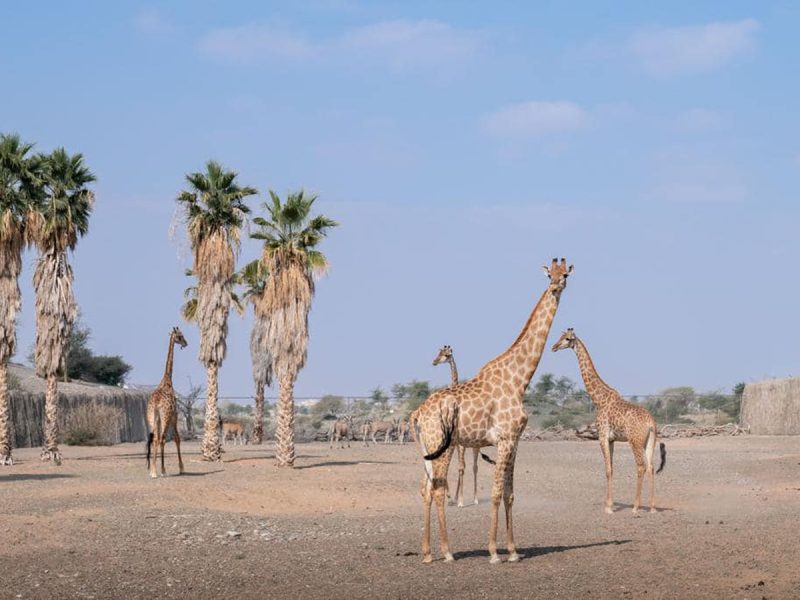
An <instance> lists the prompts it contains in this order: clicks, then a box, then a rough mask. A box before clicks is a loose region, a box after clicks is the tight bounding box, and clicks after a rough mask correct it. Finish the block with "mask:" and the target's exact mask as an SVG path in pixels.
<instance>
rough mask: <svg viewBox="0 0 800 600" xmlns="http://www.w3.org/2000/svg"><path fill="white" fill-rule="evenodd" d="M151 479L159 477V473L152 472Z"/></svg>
mask: <svg viewBox="0 0 800 600" xmlns="http://www.w3.org/2000/svg"><path fill="white" fill-rule="evenodd" d="M150 479H158V475H156V474H155V473H150Z"/></svg>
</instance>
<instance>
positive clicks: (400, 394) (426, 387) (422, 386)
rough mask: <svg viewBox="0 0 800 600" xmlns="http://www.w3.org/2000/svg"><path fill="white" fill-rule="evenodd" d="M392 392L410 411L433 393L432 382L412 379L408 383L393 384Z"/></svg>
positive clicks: (406, 409) (407, 410)
mask: <svg viewBox="0 0 800 600" xmlns="http://www.w3.org/2000/svg"><path fill="white" fill-rule="evenodd" d="M392 394H393V395H394V397H395V398H396V399H397V400H398V401H399V402H402V403H403V405H404V407H405V411H406V412H407V413H410V412H411V411H414V410H416V409H417V408H418V407H419V405H420V404H422V403H423V402H425V400H427V399H428V396H430V395H431V384H430V382H428V381H418V380H416V379H412V380H411V381H410V382H408V383H396V384H394V385H393V386H392Z"/></svg>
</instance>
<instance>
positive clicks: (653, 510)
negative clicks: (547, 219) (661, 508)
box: [650, 506, 658, 514]
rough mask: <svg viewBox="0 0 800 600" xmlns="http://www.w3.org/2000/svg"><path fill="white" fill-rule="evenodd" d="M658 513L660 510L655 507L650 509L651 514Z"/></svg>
mask: <svg viewBox="0 0 800 600" xmlns="http://www.w3.org/2000/svg"><path fill="white" fill-rule="evenodd" d="M657 512H658V509H657V508H656V507H655V506H653V507H651V508H650V514H653V513H657Z"/></svg>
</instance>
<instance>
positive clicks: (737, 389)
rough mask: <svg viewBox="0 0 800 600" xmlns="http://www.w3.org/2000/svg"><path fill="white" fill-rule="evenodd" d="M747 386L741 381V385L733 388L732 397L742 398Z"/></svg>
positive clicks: (738, 384)
mask: <svg viewBox="0 0 800 600" xmlns="http://www.w3.org/2000/svg"><path fill="white" fill-rule="evenodd" d="M746 385H747V384H746V383H745V382H744V381H742V382H741V383H737V384H736V385H735V386H733V395H734V396H742V395H743V394H744V388H745V386H746Z"/></svg>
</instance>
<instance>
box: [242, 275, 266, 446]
mask: <svg viewBox="0 0 800 600" xmlns="http://www.w3.org/2000/svg"><path fill="white" fill-rule="evenodd" d="M268 277H269V272H268V271H267V268H266V267H265V266H264V263H263V262H261V261H260V260H254V261H252V262H250V263H248V264H247V265H245V267H244V268H243V269H242V270H241V271H240V273H239V280H240V282H241V284H242V285H244V286H245V290H244V294H243V298H244V300H245V301H246V302H251V303H252V304H253V307H254V308H253V312H254V313H256V314H255V318H254V320H253V329H252V330H251V331H250V360H251V361H252V365H253V383H254V385H255V388H256V407H255V411H254V414H253V443H254V444H260V443H261V442H263V441H264V387H266V386H270V385H272V358H271V357H270V354H269V348H267V346H266V343H265V335H266V331H267V325H268V320H267V318H266V315H265V313H264V311H263V310H261V311H258V310H256V308H255V307H256V305H258V304H261V303H263V302H264V290H265V289H266V286H267V278H268Z"/></svg>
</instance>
